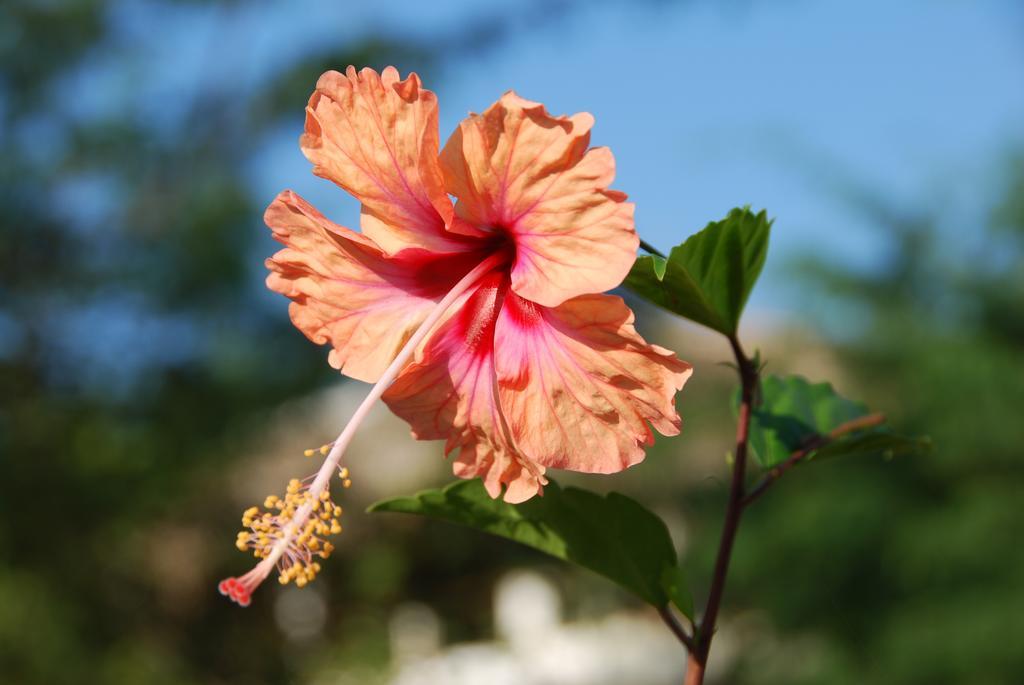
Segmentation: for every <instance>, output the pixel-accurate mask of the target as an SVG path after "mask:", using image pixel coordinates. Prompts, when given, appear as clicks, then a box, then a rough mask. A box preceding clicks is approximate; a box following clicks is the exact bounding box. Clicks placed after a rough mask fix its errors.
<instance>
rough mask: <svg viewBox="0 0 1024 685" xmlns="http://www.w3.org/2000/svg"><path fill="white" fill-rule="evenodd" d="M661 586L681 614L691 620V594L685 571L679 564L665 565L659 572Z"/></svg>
mask: <svg viewBox="0 0 1024 685" xmlns="http://www.w3.org/2000/svg"><path fill="white" fill-rule="evenodd" d="M661 587H662V589H663V590H665V594H666V595H668V598H669V599H670V600H672V603H673V604H675V605H676V608H677V609H679V611H681V612H683V616H685V617H686V618H688V619H690V620H691V621H693V595H692V594H690V586H689V584H688V583H687V582H686V572H685V571H684V570H683V569H682V568H681V567H679V566H666V567H665V568H664V570H662V572H661Z"/></svg>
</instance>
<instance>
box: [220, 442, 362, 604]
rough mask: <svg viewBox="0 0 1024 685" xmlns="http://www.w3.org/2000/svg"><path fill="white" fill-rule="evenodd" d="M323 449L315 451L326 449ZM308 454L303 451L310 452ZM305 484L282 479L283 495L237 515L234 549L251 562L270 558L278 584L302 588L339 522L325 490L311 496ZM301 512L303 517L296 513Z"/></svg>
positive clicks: (328, 546) (316, 570)
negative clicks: (247, 553)
mask: <svg viewBox="0 0 1024 685" xmlns="http://www.w3.org/2000/svg"><path fill="white" fill-rule="evenodd" d="M329 450H330V445H325V446H324V447H323V448H322V449H321V451H329ZM310 451H311V450H307V452H310ZM340 472H341V473H342V474H343V476H344V478H343V480H342V486H343V487H346V488H347V487H349V486H350V485H351V483H352V482H351V480H349V479H348V469H347V468H342V469H340ZM310 485H311V481H310V480H309V479H307V480H306V481H301V480H299V479H297V478H292V479H291V480H290V481H288V487H287V489H286V492H285V495H284V497H278V496H277V495H269V496H268V497H267V498H266V499H265V500H264V501H263V507H264V509H265V510H264V511H261V510H260V508H259V507H249V508H248V509H246V510H245V512H243V515H242V525H243V526H245V528H246V530H242V531H241V532H239V533H238V535H237V537H236V539H235V546H236V547H237V548H238V549H239V550H241V551H247V550H252V553H253V556H254V557H256V558H257V559H267V558H268V557H272V558H274V559H275V560H276V565H277V570H278V582H279V583H281V584H282V585H287V584H288V583H292V582H294V583H295V585H296V586H297V587H304V586H305V585H306V584H308V583H309V582H310V581H312V580H313V579H314V578H316V576H317V574H318V573H319V572H320V564H319V563H318V562H317V561H316V560H317V559H326V558H328V557H329V556H330V555H331V552H333V551H334V545H332V544H331V543H330V542H328V541H327V540H326V537H327V536H329V535H337V534H339V533H341V531H342V527H341V523H340V522H339V520H338V519H339V518H340V517H341V514H342V508H341V507H340V506H338V505H337V504H335V503H334V502H333V501H332V500H331V494H330V492H329V491H328V489H327V488H324V489H323V490H321V491H319V492H318V493H317V494H315V495H314V494H313V493H312V492H310V490H309V487H310ZM303 510H304V511H305V512H306V513H305V514H304V518H303V519H299V520H296V518H295V517H296V514H297V513H299V512H300V511H303Z"/></svg>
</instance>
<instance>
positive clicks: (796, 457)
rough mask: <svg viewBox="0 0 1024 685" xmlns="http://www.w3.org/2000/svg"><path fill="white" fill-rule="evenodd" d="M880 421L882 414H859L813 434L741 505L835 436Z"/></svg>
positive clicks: (774, 468)
mask: <svg viewBox="0 0 1024 685" xmlns="http://www.w3.org/2000/svg"><path fill="white" fill-rule="evenodd" d="M881 423H885V416H884V415H882V414H868V415H867V416H861V417H859V418H856V419H853V420H851V421H847V422H846V423H842V424H840V425H838V426H836V427H835V428H833V429H832V430H831V431H830V432H829V434H828V435H816V436H814V438H812V439H811V440H809V441H808V442H807V444H806V445H805V446H804V447H802V448H800V449H798V450H797V451H796V452H793V454H791V455H790V456H789V458H788V459H786V460H785V461H784V462H782V463H781V464H779V465H777V466H774V467H772V468H771V470H769V471H768V473H767V474H765V476H764V478H763V479H762V480H761V482H760V483H758V484H757V485H755V486H754V487H752V488H751V489H750V492H749V493H748V494H747V496H746V497H744V498H743V507H744V508H746V507H747V506H749V505H750V504H752V503H753V502H754V500H756V499H757V498H759V497H760V496H761V495H763V494H764V491H765V490H767V489H768V488H769V487H770V486H771V484H772V483H774V482H775V481H777V480H778V479H779V478H781V477H782V476H783V474H785V473H786V471H789V470H790V469H791V468H793V467H794V466H796V465H797V464H799V463H800V462H801V461H803V460H804V459H806V458H807V456H808V455H809V454H811V453H812V452H814V451H815V450H816V449H818V448H820V447H824V446H825V445H827V444H828V443H830V442H831V441H833V440H835V439H837V438H841V437H842V436H844V435H846V434H847V433H852V432H854V431H858V430H863V429H864V428H871V427H873V426H877V425H879V424H881Z"/></svg>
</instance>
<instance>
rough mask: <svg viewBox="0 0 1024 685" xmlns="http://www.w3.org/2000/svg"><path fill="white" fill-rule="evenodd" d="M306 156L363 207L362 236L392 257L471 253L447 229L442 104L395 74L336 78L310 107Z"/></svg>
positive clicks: (323, 80)
mask: <svg viewBox="0 0 1024 685" xmlns="http://www.w3.org/2000/svg"><path fill="white" fill-rule="evenodd" d="M300 144H301V146H302V151H303V152H304V153H305V155H306V157H307V158H308V159H309V161H311V162H312V163H313V164H314V169H313V172H314V173H315V174H316V175H318V176H322V177H323V178H326V179H329V180H331V181H334V182H335V183H337V184H338V185H339V186H341V187H342V188H344V189H345V190H347V191H348V192H350V193H351V194H352V195H354V196H355V197H356V198H357V199H358V200H360V201H361V202H362V203H363V211H362V223H361V228H362V231H363V233H365V234H366V235H367V236H369V237H370V238H372V239H373V240H374V242H376V243H377V244H378V245H379V246H380V248H381V249H382V250H383V251H384V252H385V253H387V254H395V253H397V252H399V251H400V250H403V249H406V248H410V247H414V248H415V247H419V248H423V249H427V250H431V251H435V252H458V251H460V250H462V249H465V246H464V241H462V240H461V239H460V237H459V236H457V235H454V234H452V233H449V232H448V231H447V230H446V226H448V225H449V224H451V223H452V221H453V210H452V203H451V199H450V198H449V197H448V195H447V193H446V192H445V189H444V182H443V179H442V176H441V169H440V166H439V165H438V160H437V155H438V132H437V97H436V96H435V95H434V94H433V93H432V92H430V91H429V90H426V89H424V88H422V87H421V85H420V79H419V77H418V76H417V75H416V74H410V75H409V76H408V78H406V79H405V80H404V81H401V80H399V75H398V71H397V70H396V69H395V68H394V67H388V68H386V69H385V70H384V71H383V72H382V73H381V74H380V75H378V74H377V72H375V71H374V70H373V69H363V70H362V71H359V72H356V69H355V67H349V68H348V70H347V71H346V72H345V74H340V73H338V72H336V71H328V72H327V73H325V74H324V75H322V76H321V77H320V79H319V81H317V84H316V91H315V92H314V93H313V95H312V97H310V100H309V106H308V107H306V130H305V133H304V134H303V135H302V138H301V140H300Z"/></svg>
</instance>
